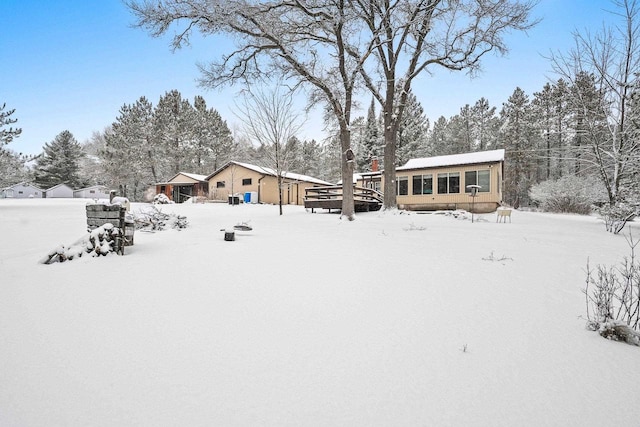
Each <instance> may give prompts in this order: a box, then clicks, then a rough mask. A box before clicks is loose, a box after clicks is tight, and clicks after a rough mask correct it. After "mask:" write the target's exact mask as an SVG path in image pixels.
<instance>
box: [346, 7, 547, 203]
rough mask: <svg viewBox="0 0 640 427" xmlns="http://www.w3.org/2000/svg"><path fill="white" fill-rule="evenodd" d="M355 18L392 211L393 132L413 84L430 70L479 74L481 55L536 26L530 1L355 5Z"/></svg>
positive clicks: (503, 47) (501, 50) (502, 47)
mask: <svg viewBox="0 0 640 427" xmlns="http://www.w3.org/2000/svg"><path fill="white" fill-rule="evenodd" d="M354 4H355V6H354V7H356V8H357V12H356V14H357V15H358V16H359V17H361V18H362V19H363V20H364V22H365V24H366V28H367V29H368V30H369V33H370V34H369V36H368V37H369V38H370V40H371V41H370V42H366V43H372V44H373V46H374V47H375V50H374V53H375V57H376V59H377V62H376V63H375V66H374V67H372V66H368V67H363V68H362V69H361V70H362V74H363V77H364V79H365V82H366V86H367V88H368V89H369V90H370V91H371V93H373V95H374V97H375V98H376V99H377V100H378V102H379V103H380V105H381V106H382V115H383V119H384V139H385V152H384V164H385V165H386V167H385V169H384V207H385V209H388V208H394V207H395V206H396V188H395V186H396V183H395V168H394V167H392V165H395V158H396V145H397V135H398V128H399V126H400V124H401V123H402V115H403V113H404V110H405V108H406V105H407V97H408V96H409V93H410V92H411V85H412V83H413V81H414V79H415V78H416V77H417V76H418V75H420V74H421V73H423V72H430V71H431V70H432V69H433V67H444V68H446V69H449V70H452V71H461V70H467V71H468V72H469V73H474V72H477V71H478V70H479V69H480V59H481V58H482V57H483V56H484V55H485V54H487V53H489V52H492V51H496V52H499V53H501V54H504V53H505V52H507V45H506V44H505V42H504V39H503V36H504V34H505V33H507V32H508V31H511V30H526V29H529V28H531V27H532V26H533V25H535V24H536V21H533V22H532V21H531V20H530V18H529V15H530V12H531V9H532V8H533V6H534V5H535V4H536V1H534V0H526V1H517V0H516V1H514V0H492V1H486V0H473V1H467V0H459V1H447V0H420V1H416V0H395V1H390V0H382V1H370V0H355V1H354Z"/></svg>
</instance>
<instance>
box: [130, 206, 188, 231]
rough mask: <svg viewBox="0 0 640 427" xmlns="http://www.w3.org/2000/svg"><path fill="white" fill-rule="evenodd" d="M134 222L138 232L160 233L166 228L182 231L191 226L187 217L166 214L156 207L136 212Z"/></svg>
mask: <svg viewBox="0 0 640 427" xmlns="http://www.w3.org/2000/svg"><path fill="white" fill-rule="evenodd" d="M134 222H135V226H136V230H142V231H160V230H164V229H165V228H174V229H177V230H182V229H183V228H186V227H187V225H189V223H188V222H187V217H186V216H183V215H176V214H174V213H169V214H166V213H164V212H162V211H161V210H160V209H158V208H157V207H155V206H151V207H150V208H149V209H146V210H140V211H138V212H136V213H135V214H134Z"/></svg>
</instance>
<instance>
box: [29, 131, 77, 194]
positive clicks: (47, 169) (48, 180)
mask: <svg viewBox="0 0 640 427" xmlns="http://www.w3.org/2000/svg"><path fill="white" fill-rule="evenodd" d="M83 156H84V152H83V151H82V147H81V146H80V144H79V143H78V141H76V139H75V138H74V137H73V134H72V133H71V132H69V131H68V130H65V131H62V132H61V133H60V134H58V135H57V136H56V137H55V139H54V140H53V141H51V142H48V143H46V144H45V146H44V153H43V154H41V155H40V156H39V157H38V159H37V163H36V167H35V171H34V174H35V182H36V184H38V185H39V186H40V187H41V188H44V189H47V188H50V187H53V186H54V185H58V184H62V183H64V184H67V185H68V186H70V187H72V188H80V187H82V186H83V185H84V182H83V180H82V179H81V178H80V176H79V174H78V172H79V170H80V159H81V158H82V157H83Z"/></svg>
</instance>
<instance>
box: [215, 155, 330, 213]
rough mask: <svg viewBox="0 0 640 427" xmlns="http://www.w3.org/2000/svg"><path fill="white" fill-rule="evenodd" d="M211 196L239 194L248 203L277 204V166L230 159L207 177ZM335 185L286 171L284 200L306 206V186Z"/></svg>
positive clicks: (226, 197)
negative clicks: (256, 164)
mask: <svg viewBox="0 0 640 427" xmlns="http://www.w3.org/2000/svg"><path fill="white" fill-rule="evenodd" d="M206 180H207V181H208V183H209V198H210V199H213V200H223V201H228V200H229V198H230V197H234V198H235V197H237V199H238V200H239V201H240V200H241V201H245V202H247V203H267V204H278V203H279V195H278V179H277V174H276V171H275V170H274V169H271V168H266V167H262V166H255V165H251V164H248V163H240V162H229V163H227V164H226V165H224V166H223V167H221V168H220V169H218V170H217V171H215V172H214V173H212V174H211V175H209V176H208V177H206ZM325 185H332V184H331V183H329V182H326V181H323V180H321V179H318V178H314V177H311V176H306V175H300V174H297V173H291V172H284V184H283V188H282V203H283V204H287V205H303V204H304V195H305V189H306V188H309V187H317V186H325Z"/></svg>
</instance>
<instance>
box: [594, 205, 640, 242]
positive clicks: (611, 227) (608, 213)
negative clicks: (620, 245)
mask: <svg viewBox="0 0 640 427" xmlns="http://www.w3.org/2000/svg"><path fill="white" fill-rule="evenodd" d="M637 214H638V211H637V208H636V207H635V206H633V205H631V204H629V203H628V202H617V203H615V204H606V205H604V206H603V207H601V208H600V215H601V216H602V219H603V220H604V225H605V228H606V229H607V231H608V232H610V233H613V234H618V233H620V232H621V231H622V229H623V228H624V226H625V225H627V222H629V221H631V220H633V219H634V218H635V216H636V215H637Z"/></svg>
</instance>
